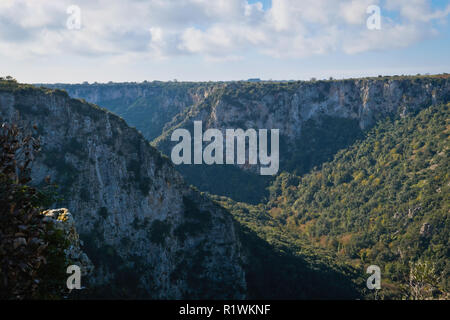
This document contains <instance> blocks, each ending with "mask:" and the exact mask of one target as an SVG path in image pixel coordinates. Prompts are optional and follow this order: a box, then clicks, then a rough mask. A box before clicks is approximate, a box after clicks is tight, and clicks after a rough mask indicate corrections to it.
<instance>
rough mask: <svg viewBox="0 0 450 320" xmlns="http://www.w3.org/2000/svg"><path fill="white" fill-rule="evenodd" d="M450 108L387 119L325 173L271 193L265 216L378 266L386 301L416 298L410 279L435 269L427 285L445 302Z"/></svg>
mask: <svg viewBox="0 0 450 320" xmlns="http://www.w3.org/2000/svg"><path fill="white" fill-rule="evenodd" d="M449 107H450V104H446V105H440V106H433V107H429V108H427V109H425V110H423V111H422V112H420V113H419V114H417V115H415V116H410V117H406V118H403V119H400V120H386V121H384V122H381V123H379V124H378V125H377V126H376V127H375V128H374V129H373V130H371V131H370V132H369V133H367V135H366V137H365V139H364V140H362V141H360V142H357V143H355V144H354V145H353V146H351V147H350V148H348V149H345V150H343V151H341V152H339V153H338V154H337V155H336V156H335V158H334V160H333V161H331V162H328V163H324V164H323V165H322V167H321V168H320V169H319V170H315V171H313V172H312V173H310V174H307V175H305V176H303V177H298V176H295V175H293V174H288V173H283V174H281V175H279V176H278V177H277V179H276V181H275V183H274V184H273V185H272V186H271V187H270V188H269V189H270V201H269V202H268V203H267V204H266V205H264V206H262V205H261V206H260V207H258V209H259V210H260V211H264V212H266V214H265V215H263V216H262V217H265V219H269V221H273V220H275V221H276V223H277V225H281V226H282V228H283V230H285V231H286V232H289V233H290V234H295V235H297V236H299V237H301V238H302V239H304V240H307V241H308V242H310V243H311V244H313V245H314V246H316V247H323V248H326V249H329V250H332V251H333V252H335V253H336V254H337V255H338V257H340V258H341V259H344V260H345V261H347V262H348V263H350V264H352V265H353V266H354V267H355V268H359V269H360V271H361V273H362V272H363V271H364V267H367V266H368V265H370V264H375V265H378V266H380V268H381V270H382V279H383V284H384V286H383V289H382V290H381V294H382V297H385V298H415V297H417V294H416V293H414V292H413V291H412V288H411V286H410V285H409V278H410V272H412V271H411V264H414V263H417V262H418V261H424V262H423V263H426V264H432V265H433V266H434V270H435V271H434V273H435V275H436V276H437V275H440V276H439V281H433V283H432V284H431V283H430V284H429V285H430V286H433V288H434V290H432V294H433V297H442V296H445V294H446V292H449V289H450V287H449V279H450V277H449V272H450V265H449V263H448V261H449V248H450V246H449V237H448V235H449V234H450V220H449V208H450V200H449V197H448V194H449V187H450V185H449V162H448V157H449V133H450V132H449V128H450V123H449V119H450V117H449ZM232 210H233V211H236V210H235V209H233V208H232ZM262 217H261V218H258V219H264V218H262ZM252 223H254V222H252ZM427 277H428V278H430V277H431V275H430V276H427Z"/></svg>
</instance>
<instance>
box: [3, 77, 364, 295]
mask: <svg viewBox="0 0 450 320" xmlns="http://www.w3.org/2000/svg"><path fill="white" fill-rule="evenodd" d="M0 117H1V118H2V119H5V120H8V121H11V122H15V123H19V124H20V125H21V126H23V127H24V128H30V127H31V126H32V125H35V127H36V130H37V133H36V134H37V135H38V136H40V138H41V141H42V151H41V152H40V153H39V155H38V157H37V158H36V159H35V161H34V162H33V167H32V172H31V176H32V178H33V181H34V183H35V184H37V185H41V184H43V183H44V181H45V180H47V177H48V176H50V177H51V178H52V179H53V181H54V182H56V183H57V184H58V185H59V188H58V190H57V191H58V195H59V198H60V199H59V200H58V201H57V202H56V203H54V204H53V207H54V208H60V207H65V208H68V209H69V210H70V212H72V213H73V216H74V220H75V222H76V227H77V230H78V231H79V233H80V238H81V240H82V241H83V243H84V246H83V249H84V250H85V251H86V253H87V254H88V256H89V258H90V259H91V260H92V263H93V264H94V267H95V272H94V273H93V274H92V275H90V277H89V279H88V280H89V285H88V288H89V290H88V291H87V292H85V293H84V295H83V296H82V297H83V298H121V299H124V298H125V299H129V298H140V299H142V298H151V299H180V298H184V299H206V298H211V299H244V298H261V299H267V298H289V299H299V298H302V299H312V298H316V299H324V298H332V299H339V298H358V297H360V293H359V290H358V288H356V287H355V283H354V281H353V280H354V278H355V274H354V272H353V271H352V269H351V268H349V267H347V266H345V265H344V264H339V265H336V264H335V261H333V259H332V258H330V254H329V253H323V254H322V253H315V254H314V255H311V254H310V253H308V254H307V252H301V253H300V254H299V252H296V253H295V254H294V253H293V252H288V251H286V250H283V249H282V248H277V247H274V246H272V245H271V244H270V243H268V242H267V240H266V239H265V238H263V237H261V236H260V235H258V234H256V233H255V231H254V230H250V229H248V228H246V227H245V226H243V225H242V224H240V223H238V222H237V221H236V220H235V219H233V217H232V215H231V214H230V213H229V212H228V211H227V210H226V209H224V208H223V207H221V206H220V205H219V204H218V203H217V202H215V201H211V200H210V199H208V197H206V196H205V195H203V194H200V193H199V192H197V191H196V190H194V189H193V188H190V187H188V186H187V185H186V184H185V183H184V182H183V179H182V177H181V175H180V174H179V173H178V172H177V171H176V170H175V169H174V168H173V166H172V164H171V163H170V161H169V160H168V159H167V158H165V157H163V156H162V155H161V154H160V153H159V152H158V151H157V150H156V149H154V148H153V147H152V146H150V144H149V143H148V142H147V141H146V140H145V139H144V138H143V136H142V135H141V134H139V132H138V131H137V130H135V129H132V128H130V127H128V126H127V125H126V124H125V121H124V120H122V119H121V118H119V117H118V116H116V115H114V114H112V113H110V112H108V111H106V110H103V109H100V108H99V107H97V106H96V105H93V104H89V103H86V102H83V101H80V100H76V99H71V98H69V96H68V95H67V93H66V92H64V91H60V90H51V89H46V88H36V87H33V86H30V85H24V84H18V83H16V82H14V81H3V82H1V83H0ZM261 267H263V268H262V269H261ZM286 268H289V275H290V276H289V277H286V275H287V273H286ZM269 274H270V275H271V276H270V277H269V278H268V277H267V275H269ZM275 285H276V286H277V290H274V288H275ZM286 288H289V289H286Z"/></svg>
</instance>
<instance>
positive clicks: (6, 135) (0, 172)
mask: <svg viewBox="0 0 450 320" xmlns="http://www.w3.org/2000/svg"><path fill="white" fill-rule="evenodd" d="M39 145H40V144H39V140H37V139H35V138H33V137H32V136H31V135H26V134H25V133H24V132H23V131H22V130H21V129H20V128H19V127H18V126H17V125H15V124H8V123H2V124H1V127H0V150H1V151H0V271H1V272H0V299H35V298H46V299H59V298H62V297H63V296H64V295H65V294H66V293H67V292H66V288H65V280H66V273H65V271H66V267H67V265H68V261H66V255H65V252H64V250H65V249H67V247H68V245H69V243H68V240H67V239H65V237H64V234H62V231H60V230H57V229H56V228H55V227H54V226H53V225H52V224H48V223H45V222H44V221H43V219H42V218H43V215H42V214H41V212H42V208H43V207H44V206H46V205H48V204H49V202H51V198H49V193H48V192H44V191H45V190H44V191H40V190H37V189H35V188H33V187H30V186H29V183H30V181H31V179H30V165H31V163H32V161H33V159H34V154H35V153H36V152H37V151H38V150H39V148H40V147H39ZM47 191H48V190H47Z"/></svg>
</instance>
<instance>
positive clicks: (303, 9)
mask: <svg viewBox="0 0 450 320" xmlns="http://www.w3.org/2000/svg"><path fill="white" fill-rule="evenodd" d="M71 4H73V3H72V1H71V0H58V1H47V0H2V1H0V52H1V54H3V55H10V56H12V57H29V56H33V55H44V56H46V55H49V56H50V55H58V54H68V55H70V54H74V55H94V56H99V55H105V56H108V57H110V58H112V57H115V58H117V57H118V56H124V57H131V56H133V57H134V56H138V55H140V56H148V57H156V58H165V57H171V56H175V55H200V56H203V57H206V58H207V59H209V60H236V59H239V57H241V56H243V55H244V54H246V53H247V52H249V51H252V52H259V53H261V54H264V55H270V56H274V57H305V56H310V55H318V54H326V53H328V52H334V51H343V52H346V53H359V52H364V51H370V50H380V49H389V48H397V47H405V46H408V45H411V44H414V43H416V42H417V41H420V40H422V39H424V38H425V37H428V36H432V35H434V34H436V31H435V30H434V29H433V22H434V21H441V22H442V21H446V19H447V17H448V15H449V14H450V5H449V6H448V7H447V8H445V9H442V10H434V11H433V10H432V8H431V6H430V1H427V0H385V1H378V0H341V1H335V0H302V1H298V0H272V6H271V8H270V9H267V10H263V6H262V4H261V3H259V2H256V3H253V4H249V3H248V1H246V0H214V1H211V0H172V1H167V0H148V1H142V0H114V1H113V0H98V1H93V0H78V1H76V4H77V5H78V6H80V8H81V14H82V29H81V30H68V29H67V28H66V20H67V18H68V15H67V13H66V9H67V7H68V6H69V5H71ZM371 4H379V5H380V6H382V14H383V11H384V10H386V11H391V12H392V11H395V12H398V14H399V16H400V19H399V20H398V21H397V20H396V21H393V20H390V19H389V18H387V17H384V16H383V18H382V30H378V31H370V30H367V28H366V19H367V17H368V16H367V14H366V8H367V7H368V6H369V5H371Z"/></svg>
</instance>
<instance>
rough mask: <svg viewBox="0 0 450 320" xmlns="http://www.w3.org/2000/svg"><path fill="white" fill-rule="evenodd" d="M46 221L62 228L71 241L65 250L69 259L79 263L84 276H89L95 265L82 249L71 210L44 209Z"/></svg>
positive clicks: (70, 261)
mask: <svg viewBox="0 0 450 320" xmlns="http://www.w3.org/2000/svg"><path fill="white" fill-rule="evenodd" d="M43 214H44V215H45V217H44V221H45V222H47V223H52V224H53V225H54V227H55V228H56V229H57V230H61V231H62V232H63V234H64V238H65V239H67V240H68V241H69V246H68V248H67V249H66V250H65V254H66V258H67V261H68V262H69V263H70V264H73V265H77V266H79V267H80V269H81V274H82V275H83V276H89V275H91V274H92V273H93V271H94V265H93V264H92V262H91V260H90V259H89V258H88V256H87V255H86V253H85V252H83V250H82V249H81V243H80V237H79V235H78V232H77V229H76V226H75V220H74V219H73V216H72V214H71V213H70V212H69V210H67V209H65V208H62V209H53V210H47V211H44V212H43Z"/></svg>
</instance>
